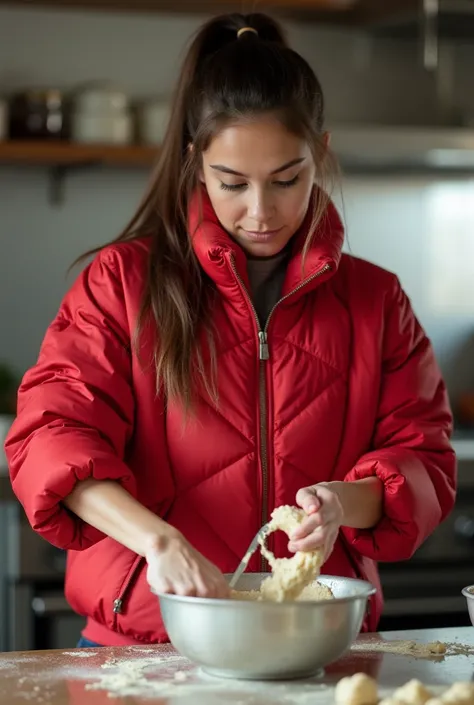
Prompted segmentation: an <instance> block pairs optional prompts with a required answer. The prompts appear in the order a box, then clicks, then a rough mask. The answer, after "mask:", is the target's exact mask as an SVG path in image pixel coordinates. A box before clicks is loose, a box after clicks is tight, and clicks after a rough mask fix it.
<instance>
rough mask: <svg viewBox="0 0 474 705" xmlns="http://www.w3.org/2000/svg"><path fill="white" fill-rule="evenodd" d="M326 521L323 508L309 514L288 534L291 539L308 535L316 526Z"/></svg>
mask: <svg viewBox="0 0 474 705" xmlns="http://www.w3.org/2000/svg"><path fill="white" fill-rule="evenodd" d="M325 523H326V519H325V514H324V510H323V508H321V510H320V511H318V512H316V513H314V514H311V515H310V516H308V517H306V519H304V520H303V521H302V522H301V524H300V525H299V526H298V528H296V529H295V530H294V531H292V532H291V534H290V537H289V538H290V540H291V541H298V540H300V539H304V538H305V537H306V536H309V534H311V533H312V532H313V531H314V530H315V529H317V527H318V526H322V525H323V524H325Z"/></svg>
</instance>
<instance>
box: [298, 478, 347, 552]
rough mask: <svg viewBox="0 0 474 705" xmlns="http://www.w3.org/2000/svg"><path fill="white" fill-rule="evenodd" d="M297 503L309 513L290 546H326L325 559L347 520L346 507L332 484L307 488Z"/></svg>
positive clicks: (324, 550) (300, 547) (300, 491)
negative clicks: (344, 518) (345, 519)
mask: <svg viewBox="0 0 474 705" xmlns="http://www.w3.org/2000/svg"><path fill="white" fill-rule="evenodd" d="M296 503H297V504H298V506H299V507H301V508H302V509H303V510H304V511H305V512H306V514H307V515H308V516H307V517H306V518H305V519H304V521H303V522H302V524H301V526H300V527H299V528H298V529H297V530H296V531H295V532H294V533H293V534H292V535H291V536H290V542H289V544H288V549H289V550H290V551H291V552H293V553H294V552H296V551H315V550H317V549H322V551H323V554H324V561H326V559H327V558H328V557H329V556H330V555H331V553H332V550H333V548H334V544H335V543H336V539H337V537H338V534H339V529H340V527H341V525H342V521H343V516H344V512H343V508H342V504H341V502H340V500H339V496H338V494H337V492H336V491H335V490H334V489H331V483H321V484H319V485H314V486H312V487H304V488H303V489H301V490H299V492H298V493H297V495H296Z"/></svg>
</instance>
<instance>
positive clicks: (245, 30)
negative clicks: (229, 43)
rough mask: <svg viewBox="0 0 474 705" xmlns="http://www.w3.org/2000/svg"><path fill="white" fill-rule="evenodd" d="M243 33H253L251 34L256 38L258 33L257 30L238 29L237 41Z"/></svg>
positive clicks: (248, 28)
mask: <svg viewBox="0 0 474 705" xmlns="http://www.w3.org/2000/svg"><path fill="white" fill-rule="evenodd" d="M244 32H253V33H254V34H256V35H257V37H258V32H257V30H256V29H254V28H253V27H242V28H241V29H239V31H238V32H237V39H240V37H241V36H242V35H243V34H244Z"/></svg>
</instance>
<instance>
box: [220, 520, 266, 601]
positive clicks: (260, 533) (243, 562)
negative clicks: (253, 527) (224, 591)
mask: <svg viewBox="0 0 474 705" xmlns="http://www.w3.org/2000/svg"><path fill="white" fill-rule="evenodd" d="M268 526H269V525H268V524H264V525H263V526H262V528H261V529H260V530H259V531H257V533H256V534H255V537H254V539H253V541H252V543H251V544H250V546H249V547H248V549H247V553H246V554H245V556H244V557H243V558H242V560H241V561H240V563H239V565H238V566H237V570H236V571H235V573H234V574H233V576H232V578H231V579H230V581H229V587H230V589H231V590H232V589H233V588H234V587H235V586H236V585H237V583H238V582H239V580H240V578H241V576H242V575H243V573H244V572H245V571H246V569H247V566H248V564H249V560H250V559H251V558H252V556H253V554H254V553H255V551H256V550H257V548H258V546H259V543H260V540H263V539H264V538H265V537H266V536H267V535H268V533H269V531H268Z"/></svg>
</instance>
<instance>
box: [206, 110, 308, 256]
mask: <svg viewBox="0 0 474 705" xmlns="http://www.w3.org/2000/svg"><path fill="white" fill-rule="evenodd" d="M201 179H202V181H203V182H204V184H205V186H206V188H207V192H208V194H209V198H210V200H211V203H212V206H213V208H214V211H215V213H216V215H217V217H218V218H219V221H220V223H221V225H222V226H223V227H224V228H225V230H226V231H227V232H228V233H229V235H231V237H232V238H233V239H234V240H235V241H236V242H237V243H238V244H239V245H240V246H241V247H242V248H243V249H244V250H245V252H246V253H247V254H248V255H250V256H251V257H271V256H273V255H276V254H277V253H278V252H280V251H281V250H282V249H283V248H284V247H285V245H286V244H287V243H288V242H289V240H290V239H291V238H292V237H293V235H294V234H295V232H296V231H297V230H298V228H299V227H300V225H301V224H302V222H303V220H304V217H305V215H306V212H307V210H308V205H309V200H310V197H311V191H312V189H313V185H314V180H315V167H314V162H313V158H312V156H311V151H310V149H309V146H308V144H307V143H306V142H305V141H304V140H302V139H301V138H299V137H297V136H296V135H294V134H292V133H290V132H288V130H287V129H286V128H285V127H284V126H283V125H282V124H281V123H280V122H279V121H278V120H277V119H276V118H272V117H262V118H256V119H255V120H252V121H249V122H245V123H240V124H235V125H230V126H229V127H226V128H224V129H223V130H221V131H220V132H219V134H218V135H217V136H216V137H215V138H214V139H213V140H212V142H211V144H210V145H209V148H208V149H207V150H206V151H205V152H204V153H203V165H202V173H201Z"/></svg>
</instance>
